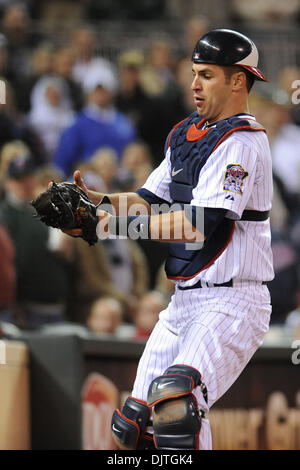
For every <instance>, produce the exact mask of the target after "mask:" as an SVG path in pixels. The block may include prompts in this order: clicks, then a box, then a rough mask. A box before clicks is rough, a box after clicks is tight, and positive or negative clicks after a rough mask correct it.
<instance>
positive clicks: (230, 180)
mask: <svg viewBox="0 0 300 470" xmlns="http://www.w3.org/2000/svg"><path fill="white" fill-rule="evenodd" d="M247 176H248V173H247V171H245V170H244V168H243V167H242V166H241V165H239V164H237V163H232V164H230V165H227V167H226V171H225V178H224V184H223V189H224V191H232V192H233V193H237V194H243V186H244V180H245V178H247Z"/></svg>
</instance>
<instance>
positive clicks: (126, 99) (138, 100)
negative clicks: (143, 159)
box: [116, 49, 159, 148]
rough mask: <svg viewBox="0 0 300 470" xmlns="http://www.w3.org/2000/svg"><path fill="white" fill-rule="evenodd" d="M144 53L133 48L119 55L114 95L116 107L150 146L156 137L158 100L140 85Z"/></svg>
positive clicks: (157, 130)
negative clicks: (117, 76)
mask: <svg viewBox="0 0 300 470" xmlns="http://www.w3.org/2000/svg"><path fill="white" fill-rule="evenodd" d="M143 68H144V55H143V54H142V53H141V52H140V51H138V50H134V49H130V50H127V51H125V52H123V53H122V54H121V55H120V57H119V72H120V89H119V92H118V94H117V96H116V107H117V109H119V110H120V111H121V112H122V113H124V114H126V116H127V117H128V118H129V119H130V120H131V122H132V123H133V124H134V126H135V127H136V129H137V132H138V135H139V137H140V138H141V139H142V140H144V141H145V142H146V143H147V144H148V145H149V146H150V148H152V142H153V139H155V138H156V136H157V134H158V132H159V129H157V115H158V114H159V108H158V104H159V103H158V102H157V101H155V100H154V99H153V97H151V98H150V97H149V95H148V94H147V93H146V92H145V90H144V89H143V87H142V85H141V74H142V71H143Z"/></svg>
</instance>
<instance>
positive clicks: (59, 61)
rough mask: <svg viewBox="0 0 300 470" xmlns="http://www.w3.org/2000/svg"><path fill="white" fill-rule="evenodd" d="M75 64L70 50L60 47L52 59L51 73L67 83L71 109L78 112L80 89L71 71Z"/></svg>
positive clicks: (79, 107)
mask: <svg viewBox="0 0 300 470" xmlns="http://www.w3.org/2000/svg"><path fill="white" fill-rule="evenodd" d="M74 63H75V57H74V53H73V51H72V49H71V48H68V47H62V48H61V49H58V50H57V51H56V52H55V54H54V58H53V72H54V73H56V74H57V75H58V76H60V77H62V78H63V79H64V80H65V82H66V83H67V86H68V89H69V94H70V98H71V100H72V104H73V108H74V109H75V110H76V111H79V110H80V109H81V108H82V105H83V100H82V98H83V97H82V89H81V86H80V85H78V84H77V83H76V82H75V80H74V79H73V76H72V70H73V66H74Z"/></svg>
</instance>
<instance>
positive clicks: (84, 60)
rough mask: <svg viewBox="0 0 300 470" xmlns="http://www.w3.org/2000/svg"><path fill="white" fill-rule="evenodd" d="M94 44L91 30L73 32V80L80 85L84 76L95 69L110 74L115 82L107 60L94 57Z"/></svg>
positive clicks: (86, 28) (93, 35) (83, 28)
mask: <svg viewBox="0 0 300 470" xmlns="http://www.w3.org/2000/svg"><path fill="white" fill-rule="evenodd" d="M95 44H96V39H95V33H94V31H93V30H92V29H91V28H89V27H82V28H78V29H76V30H75V31H74V32H73V35H72V44H71V47H72V49H73V51H74V57H75V64H74V66H73V78H74V80H75V81H76V82H77V83H79V84H80V85H83V84H84V82H85V78H86V76H87V75H89V74H90V72H91V71H92V70H94V69H95V68H96V69H101V70H103V72H104V73H106V72H107V73H110V74H111V75H113V76H114V80H116V77H115V70H114V67H113V65H112V64H111V63H110V62H109V61H108V60H106V59H103V58H102V57H96V56H95Z"/></svg>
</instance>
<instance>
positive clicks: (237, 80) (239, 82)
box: [231, 72, 247, 91]
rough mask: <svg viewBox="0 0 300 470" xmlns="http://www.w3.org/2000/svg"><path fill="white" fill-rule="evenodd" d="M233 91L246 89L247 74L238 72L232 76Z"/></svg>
mask: <svg viewBox="0 0 300 470" xmlns="http://www.w3.org/2000/svg"><path fill="white" fill-rule="evenodd" d="M231 78H232V80H231V83H232V91H239V90H241V89H242V88H244V87H246V82H247V78H246V74H244V72H236V73H234V74H233V75H232V77H231Z"/></svg>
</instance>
